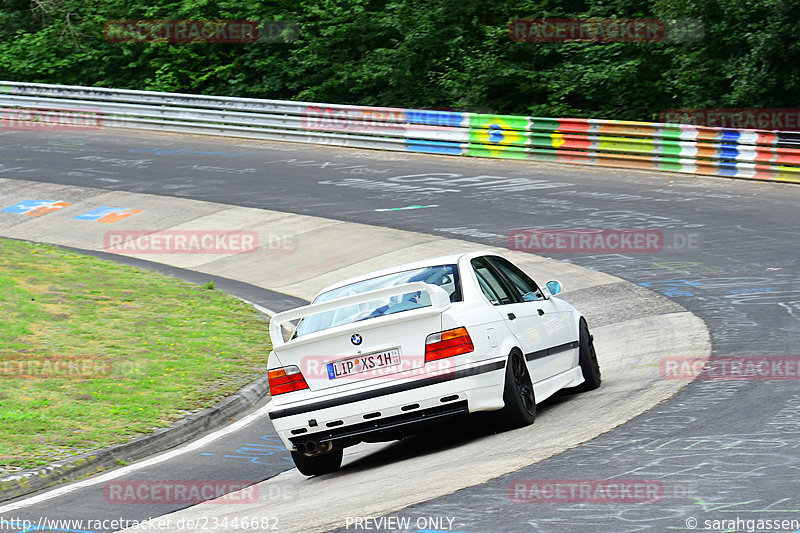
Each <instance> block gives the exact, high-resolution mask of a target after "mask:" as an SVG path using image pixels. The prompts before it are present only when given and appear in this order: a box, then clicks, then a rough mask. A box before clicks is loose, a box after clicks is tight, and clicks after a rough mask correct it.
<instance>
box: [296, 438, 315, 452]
mask: <svg viewBox="0 0 800 533" xmlns="http://www.w3.org/2000/svg"><path fill="white" fill-rule="evenodd" d="M295 447H296V448H297V451H298V452H300V453H314V451H315V450H317V443H316V441H313V440H307V441H305V442H298V443H297V445H296V446H295Z"/></svg>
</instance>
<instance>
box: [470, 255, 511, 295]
mask: <svg viewBox="0 0 800 533" xmlns="http://www.w3.org/2000/svg"><path fill="white" fill-rule="evenodd" d="M471 263H472V268H473V269H474V270H475V275H476V277H477V278H478V284H479V285H480V286H481V290H482V291H483V294H484V295H485V296H486V298H488V300H489V301H490V302H492V304H494V305H502V304H508V303H511V302H513V301H514V298H512V297H511V295H510V294H509V291H508V288H507V286H506V284H505V283H504V282H503V280H501V279H500V278H498V277H497V275H496V274H495V273H494V271H493V270H492V269H491V267H490V266H489V265H488V264H487V263H486V261H485V260H484V259H483V258H476V259H473V260H472V261H471Z"/></svg>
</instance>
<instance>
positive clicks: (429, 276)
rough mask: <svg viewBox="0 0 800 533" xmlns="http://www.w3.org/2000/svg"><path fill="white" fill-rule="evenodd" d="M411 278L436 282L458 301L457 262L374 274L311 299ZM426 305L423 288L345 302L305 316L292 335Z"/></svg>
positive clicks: (331, 297) (358, 291)
mask: <svg viewBox="0 0 800 533" xmlns="http://www.w3.org/2000/svg"><path fill="white" fill-rule="evenodd" d="M414 281H421V282H424V283H430V284H432V285H438V286H439V287H441V288H443V289H444V290H445V291H447V294H448V295H449V296H450V301H451V302H459V301H461V283H460V280H459V278H458V268H457V266H456V265H438V266H432V267H423V268H417V269H414V270H407V271H405V272H394V273H392V274H386V275H384V276H379V277H377V278H370V279H367V280H363V281H359V282H356V283H352V284H350V285H345V286H343V287H338V288H336V289H332V290H330V291H328V292H324V293H322V294H320V295H319V296H317V297H316V298H314V302H313V303H321V302H327V301H329V300H334V299H336V298H344V297H345V296H352V295H355V294H361V293H364V292H368V291H374V290H377V289H385V288H389V287H395V286H397V285H402V284H404V283H411V282H414ZM429 305H431V301H430V297H429V296H428V293H427V292H425V291H412V292H409V293H407V294H402V295H397V296H392V297H389V298H378V299H375V300H370V301H368V302H362V303H359V304H356V305H348V306H344V307H340V308H338V309H334V310H332V311H325V312H323V313H318V314H316V315H310V316H307V317H305V318H304V319H303V320H301V321H300V323H299V324H298V325H297V328H296V329H295V332H294V335H293V336H292V337H293V338H296V337H300V336H302V335H308V334H309V333H313V332H315V331H321V330H323V329H328V328H332V327H334V326H340V325H342V324H349V323H352V322H358V321H360V320H367V319H369V318H375V317H379V316H384V315H391V314H394V313H400V312H402V311H408V310H410V309H419V308H420V307H427V306H429Z"/></svg>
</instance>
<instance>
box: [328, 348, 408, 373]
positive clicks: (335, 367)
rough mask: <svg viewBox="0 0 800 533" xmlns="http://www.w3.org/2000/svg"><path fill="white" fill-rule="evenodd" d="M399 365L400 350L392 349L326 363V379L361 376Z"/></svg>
mask: <svg viewBox="0 0 800 533" xmlns="http://www.w3.org/2000/svg"><path fill="white" fill-rule="evenodd" d="M399 364H400V350H398V349H397V348H393V349H391V350H386V351H383V352H375V353H369V354H365V355H359V356H357V357H351V358H349V359H343V360H341V361H335V362H333V363H328V365H327V366H328V379H338V378H343V377H347V376H352V375H355V374H363V373H365V372H370V371H373V370H378V369H381V368H387V367H390V366H396V365H399Z"/></svg>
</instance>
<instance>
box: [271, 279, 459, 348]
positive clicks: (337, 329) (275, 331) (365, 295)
mask: <svg viewBox="0 0 800 533" xmlns="http://www.w3.org/2000/svg"><path fill="white" fill-rule="evenodd" d="M416 291H420V292H427V293H428V296H429V297H430V302H431V305H429V306H424V307H419V308H417V309H409V310H408V311H401V312H399V313H394V314H390V315H383V316H380V317H376V318H373V319H370V320H368V321H366V320H365V321H364V323H363V324H364V325H365V326H367V322H372V321H373V320H374V321H376V322H375V325H377V324H378V323H380V324H385V323H386V322H396V321H401V320H408V319H412V318H418V317H421V316H427V315H431V314H438V313H442V312H443V311H445V310H446V309H448V308H449V307H450V296H449V295H448V294H447V291H445V290H444V289H443V288H441V287H439V286H438V285H431V284H429V283H423V282H421V281H415V282H412V283H404V284H403V285H395V286H393V287H387V288H384V289H377V290H374V291H369V292H362V293H359V294H354V295H352V296H345V297H343V298H337V299H335V300H330V301H327V302H321V303H318V304H313V303H312V304H309V305H305V306H303V307H298V308H296V309H290V310H289V311H284V312H283V313H278V314H276V315H275V316H273V317H272V319H271V320H270V322H269V334H270V337H271V338H272V346H273V348H278V347H280V346H283V345H285V344H289V343H291V344H292V345H298V344H304V343H305V342H306V341H312V340H319V339H321V338H323V337H328V336H330V335H331V334H338V333H341V332H342V331H343V330H347V329H349V328H351V327H352V326H353V324H354V322H349V323H347V324H340V325H338V326H334V327H331V328H327V329H323V330H320V331H315V332H313V333H309V334H308V335H304V336H302V337H300V338H297V339H290V340H288V341H287V340H284V338H283V328H282V326H283V324H285V323H287V322H293V321H295V320H300V319H303V318H305V317H308V316H312V315H316V314H319V313H324V312H326V311H333V310H334V309H340V308H342V307H347V306H350V305H356V304H360V303H366V302H370V301H372V300H377V299H380V298H390V297H393V296H402V295H404V294H408V293H411V292H416ZM359 324H362V322H359ZM367 327H369V326H367Z"/></svg>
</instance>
